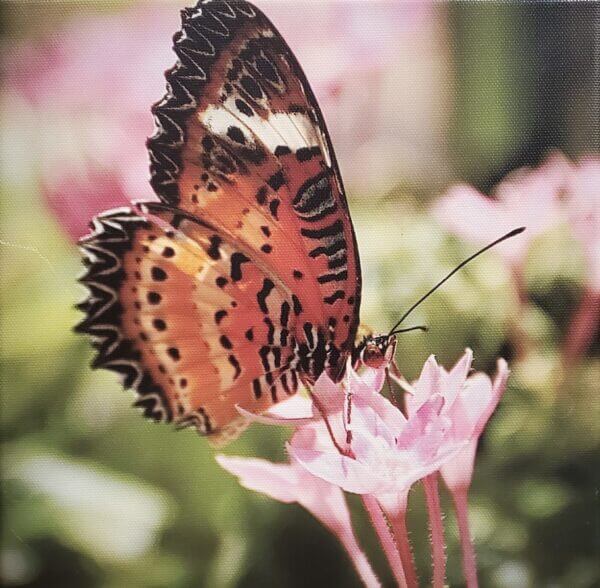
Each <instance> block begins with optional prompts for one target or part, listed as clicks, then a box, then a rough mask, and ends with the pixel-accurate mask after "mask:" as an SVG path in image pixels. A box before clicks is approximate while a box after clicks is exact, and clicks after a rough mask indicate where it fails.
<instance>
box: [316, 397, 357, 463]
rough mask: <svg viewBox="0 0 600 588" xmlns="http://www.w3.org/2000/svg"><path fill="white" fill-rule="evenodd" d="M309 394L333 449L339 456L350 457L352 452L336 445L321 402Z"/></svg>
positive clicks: (336, 441) (336, 442) (327, 416)
mask: <svg viewBox="0 0 600 588" xmlns="http://www.w3.org/2000/svg"><path fill="white" fill-rule="evenodd" d="M309 393H310V397H311V399H312V401H313V403H314V405H315V406H316V407H317V410H318V411H319V413H320V414H321V417H323V421H324V422H325V427H326V428H327V433H328V434H329V437H330V438H331V442H332V443H333V445H334V447H335V448H336V449H337V450H338V452H339V453H340V454H341V455H346V456H349V457H351V456H352V450H351V449H350V448H346V449H344V448H343V447H342V446H341V445H340V444H339V443H338V440H337V439H336V438H335V434H334V432H333V427H332V426H331V423H330V422H329V415H328V414H327V411H326V410H325V407H324V406H323V404H322V403H321V401H320V400H319V399H318V398H317V396H316V395H315V394H313V393H312V391H310V392H309Z"/></svg>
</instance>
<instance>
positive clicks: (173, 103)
mask: <svg viewBox="0 0 600 588" xmlns="http://www.w3.org/2000/svg"><path fill="white" fill-rule="evenodd" d="M182 20H183V25H182V30H181V31H180V33H178V34H177V35H176V36H175V38H174V49H175V52H176V54H177V56H178V58H179V61H178V63H177V64H176V65H175V67H174V68H173V69H171V70H170V71H169V72H167V81H168V92H167V95H166V96H165V98H164V99H163V100H162V101H161V102H159V103H158V104H156V105H155V107H154V109H153V112H154V115H155V119H156V123H157V130H156V133H155V135H154V136H153V137H152V138H151V139H150V140H149V141H148V147H149V151H150V157H151V169H152V185H153V187H154V189H155V191H156V192H157V194H158V195H159V197H160V198H161V200H163V202H165V203H167V204H169V205H171V206H175V207H177V208H179V209H182V210H184V211H187V212H189V213H191V214H193V215H195V216H197V217H200V218H203V219H205V220H206V221H207V222H209V223H211V224H212V225H214V226H217V227H219V229H220V230H221V231H222V232H223V233H224V234H225V235H227V236H228V238H230V239H231V240H232V242H237V243H240V244H242V245H243V246H245V247H246V248H248V249H249V250H251V251H252V252H253V259H255V260H256V261H257V262H259V263H261V264H264V265H265V266H268V267H270V268H271V270H272V272H273V273H274V274H276V275H277V276H278V277H279V278H280V280H281V281H282V282H283V283H284V284H286V286H287V287H288V288H289V289H290V290H291V291H293V292H295V293H296V294H297V296H298V298H299V299H300V301H301V303H302V306H303V307H304V309H305V313H306V315H305V319H306V322H308V323H309V324H311V325H317V327H318V328H319V329H320V330H321V331H322V332H323V333H324V334H325V335H326V337H327V338H328V340H329V343H330V351H329V352H328V357H327V365H326V368H327V369H328V371H329V373H330V375H332V376H333V377H335V378H337V377H339V376H340V375H341V372H342V371H343V367H344V365H345V359H346V357H347V355H348V353H349V352H350V351H351V349H352V346H353V343H354V338H355V332H356V328H357V325H358V309H359V304H360V267H359V260H358V255H357V249H356V241H355V237H354V232H353V228H352V223H351V220H350V216H349V213H348V207H347V203H346V198H345V195H344V190H343V186H342V182H341V179H340V174H339V171H338V167H337V163H336V161H335V156H334V154H333V150H332V148H331V143H330V140H329V136H328V134H327V131H326V128H325V123H324V121H323V117H322V114H321V112H320V110H319V107H318V105H317V103H316V100H315V98H314V95H313V93H312V91H311V89H310V86H309V84H308V82H307V80H306V77H305V75H304V73H303V72H302V69H301V68H300V66H299V64H298V62H297V60H296V59H295V57H294V56H293V54H292V52H291V50H290V49H289V47H288V46H287V44H286V43H285V41H284V40H283V39H282V37H281V35H280V34H279V33H278V32H277V30H276V29H275V28H274V26H273V25H272V24H271V23H270V22H269V21H268V19H267V18H266V17H265V16H264V15H263V14H262V13H261V12H260V11H259V10H258V9H256V8H255V7H253V6H252V5H250V4H248V3H247V2H233V1H232V2H226V1H211V2H200V3H199V4H198V5H197V6H196V7H195V8H191V9H186V10H184V11H183V13H182ZM304 326H305V325H304V324H300V323H299V324H298V328H299V331H298V332H297V336H298V338H299V339H300V338H301V337H302V333H303V331H304ZM308 375H309V376H312V377H314V378H316V377H317V376H318V375H319V374H318V373H314V374H308Z"/></svg>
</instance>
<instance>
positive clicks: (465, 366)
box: [441, 348, 473, 410]
mask: <svg viewBox="0 0 600 588" xmlns="http://www.w3.org/2000/svg"><path fill="white" fill-rule="evenodd" d="M472 363H473V352H472V351H471V350H470V349H468V348H467V349H466V350H465V354H464V355H463V356H462V357H461V358H460V359H459V360H458V361H457V362H456V365H455V366H454V367H453V368H452V369H451V370H450V372H449V373H448V374H447V375H446V377H445V378H444V379H443V384H442V386H443V390H442V391H441V392H442V394H443V395H444V400H445V406H446V410H447V409H448V408H449V407H450V406H452V403H453V402H454V400H455V398H456V397H457V396H458V394H459V392H460V391H461V388H462V387H463V385H464V383H465V381H466V379H467V376H468V375H469V371H470V370H471V365H472Z"/></svg>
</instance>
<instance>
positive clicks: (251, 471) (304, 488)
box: [216, 455, 380, 587]
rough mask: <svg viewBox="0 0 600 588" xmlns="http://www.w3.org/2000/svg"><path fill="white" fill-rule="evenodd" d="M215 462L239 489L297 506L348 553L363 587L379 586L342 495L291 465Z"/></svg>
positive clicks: (247, 460)
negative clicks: (355, 533)
mask: <svg viewBox="0 0 600 588" xmlns="http://www.w3.org/2000/svg"><path fill="white" fill-rule="evenodd" d="M216 460H217V462H218V463H219V465H221V467H223V468H224V469H226V470H227V471H228V472H230V473H232V474H233V475H235V476H237V477H238V478H239V479H240V483H241V484H242V486H244V487H246V488H248V489H250V490H255V491H257V492H261V493H263V494H266V495H267V496H270V497H271V498H273V499H275V500H279V501H280V502H285V503H287V504H290V503H294V502H296V503H298V504H300V505H301V506H302V507H304V508H305V509H306V510H308V512H310V513H311V514H312V515H313V516H314V517H316V518H317V519H318V520H319V521H321V523H323V524H324V525H325V526H326V527H327V528H328V529H329V530H330V531H331V532H332V533H333V534H334V535H335V537H337V538H338V540H339V541H340V543H341V544H342V545H343V547H344V548H345V549H346V551H347V552H348V555H349V556H350V559H351V560H352V563H353V564H354V566H355V568H356V570H357V572H358V574H359V575H360V577H361V579H362V581H363V582H364V584H365V586H369V587H374V586H380V583H379V581H378V579H377V577H376V575H375V573H374V572H373V569H372V568H371V566H370V564H369V562H368V560H367V558H366V556H365V554H364V553H363V551H362V549H361V548H360V546H359V544H358V541H357V540H356V536H355V535H354V531H353V529H352V522H351V519H350V512H349V511H348V506H347V504H346V500H345V498H344V494H343V492H342V491H341V490H340V489H339V488H338V487H337V486H333V485H332V484H328V483H327V482H324V481H323V480H321V479H319V478H316V477H314V476H312V475H311V474H309V473H308V472H307V471H306V469H305V468H303V467H302V466H300V465H298V464H296V463H294V462H293V461H292V462H291V463H289V464H276V463H271V462H268V461H265V460H263V459H253V458H243V457H228V456H225V455H217V456H216Z"/></svg>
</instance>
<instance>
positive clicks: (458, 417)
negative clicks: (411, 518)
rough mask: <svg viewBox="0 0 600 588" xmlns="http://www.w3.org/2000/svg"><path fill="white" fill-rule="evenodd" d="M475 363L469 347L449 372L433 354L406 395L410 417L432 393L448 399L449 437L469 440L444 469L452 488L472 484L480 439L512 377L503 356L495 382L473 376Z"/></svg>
mask: <svg viewBox="0 0 600 588" xmlns="http://www.w3.org/2000/svg"><path fill="white" fill-rule="evenodd" d="M472 362H473V353H472V351H471V350H470V349H467V350H466V352H465V354H464V355H463V356H462V358H461V359H460V360H459V361H458V362H457V363H456V365H455V366H454V367H453V368H452V369H451V370H450V371H446V370H445V369H444V368H443V367H442V366H440V365H438V363H437V362H436V360H435V357H433V356H431V357H430V358H429V359H428V360H427V361H426V362H425V365H424V367H423V370H422V371H421V375H420V376H419V379H418V380H417V381H416V382H415V383H414V384H413V385H412V386H411V387H410V388H409V390H410V393H409V394H408V395H407V397H406V405H407V409H408V414H409V418H410V415H411V414H415V413H416V412H418V411H419V410H420V407H422V406H423V405H424V404H425V403H426V402H428V400H429V399H430V398H431V397H432V396H435V395H437V394H439V395H441V396H442V398H443V399H444V407H443V410H442V414H443V415H445V416H446V417H447V418H448V419H449V420H450V421H451V423H452V427H451V430H450V432H449V437H450V438H452V439H454V440H455V441H456V440H466V441H467V445H466V446H465V447H464V448H463V449H462V450H461V451H460V452H458V453H457V454H456V455H455V456H453V457H452V458H451V459H449V460H447V461H446V462H445V463H444V464H443V465H442V467H441V468H440V471H441V474H442V477H443V478H444V481H445V482H446V485H447V486H448V487H449V488H450V489H454V488H457V487H465V486H466V487H468V486H469V484H470V482H471V477H472V474H473V465H474V459H475V450H476V448H477V441H478V439H479V437H480V436H481V434H482V433H483V430H484V428H485V425H486V424H487V421H488V420H489V418H490V417H491V416H492V414H493V412H494V410H495V409H496V406H497V405H498V402H499V401H500V398H501V397H502V394H504V390H505V389H506V381H507V378H508V366H507V364H506V361H504V360H503V359H500V360H498V373H497V375H496V377H495V379H494V381H493V382H492V380H491V379H490V378H489V376H487V375H486V374H484V373H481V372H477V373H475V374H472V375H469V372H470V370H471V364H472Z"/></svg>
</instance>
